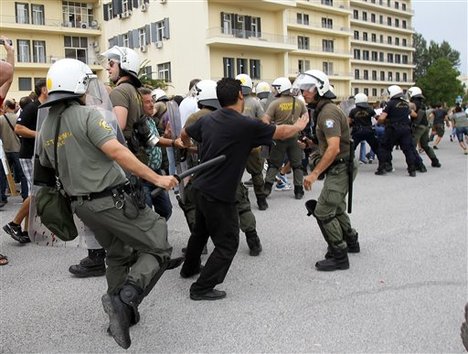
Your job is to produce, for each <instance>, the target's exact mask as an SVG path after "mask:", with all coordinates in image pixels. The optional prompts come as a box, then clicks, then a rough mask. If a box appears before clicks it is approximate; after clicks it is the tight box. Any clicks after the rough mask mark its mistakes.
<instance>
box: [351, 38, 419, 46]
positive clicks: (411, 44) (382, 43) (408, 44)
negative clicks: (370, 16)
mask: <svg viewBox="0 0 468 354" xmlns="http://www.w3.org/2000/svg"><path fill="white" fill-rule="evenodd" d="M353 40H355V41H363V42H365V43H366V44H376V45H379V44H381V45H385V46H389V45H391V46H395V47H403V48H412V47H413V43H412V42H411V41H410V42H406V44H403V43H399V44H396V43H395V42H388V41H386V40H382V41H381V40H378V41H377V40H376V41H372V40H369V39H364V38H363V37H362V36H359V37H358V38H356V37H353Z"/></svg>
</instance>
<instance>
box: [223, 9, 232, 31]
mask: <svg viewBox="0 0 468 354" xmlns="http://www.w3.org/2000/svg"><path fill="white" fill-rule="evenodd" d="M233 16H234V14H227V13H224V12H222V13H221V23H222V24H223V28H222V32H223V33H224V34H232V30H233V28H234V26H233V21H232V17H233Z"/></svg>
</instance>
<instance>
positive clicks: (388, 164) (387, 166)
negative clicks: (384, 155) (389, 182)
mask: <svg viewBox="0 0 468 354" xmlns="http://www.w3.org/2000/svg"><path fill="white" fill-rule="evenodd" d="M385 172H393V165H392V163H391V162H386V163H385Z"/></svg>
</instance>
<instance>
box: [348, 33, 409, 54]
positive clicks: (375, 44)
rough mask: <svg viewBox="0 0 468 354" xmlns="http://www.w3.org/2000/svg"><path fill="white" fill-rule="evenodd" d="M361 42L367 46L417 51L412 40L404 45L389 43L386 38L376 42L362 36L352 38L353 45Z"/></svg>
mask: <svg viewBox="0 0 468 354" xmlns="http://www.w3.org/2000/svg"><path fill="white" fill-rule="evenodd" d="M408 43H409V44H408ZM359 44H361V45H363V46H365V47H366V48H367V47H369V46H371V47H380V48H386V49H388V48H389V47H391V48H392V49H400V50H404V51H408V50H409V51H412V52H414V51H416V49H415V48H413V44H412V42H411V41H409V42H407V43H406V45H403V44H395V43H394V42H392V43H389V42H388V41H385V40H383V41H376V42H374V41H369V40H364V39H363V38H361V37H359V38H358V39H356V38H352V39H351V45H359Z"/></svg>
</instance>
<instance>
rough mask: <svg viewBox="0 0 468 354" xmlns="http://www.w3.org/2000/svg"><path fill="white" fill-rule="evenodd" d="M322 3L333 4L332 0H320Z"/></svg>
mask: <svg viewBox="0 0 468 354" xmlns="http://www.w3.org/2000/svg"><path fill="white" fill-rule="evenodd" d="M321 4H322V5H328V6H333V0H321Z"/></svg>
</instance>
